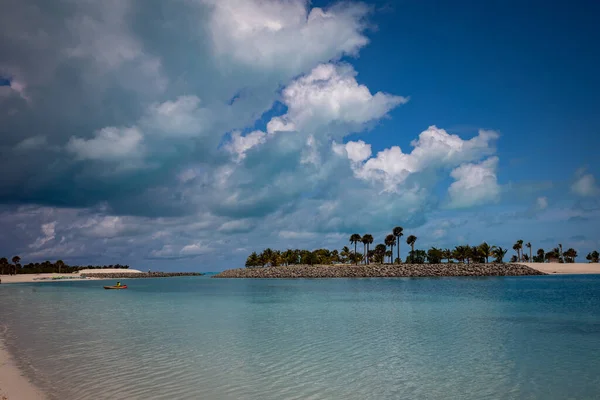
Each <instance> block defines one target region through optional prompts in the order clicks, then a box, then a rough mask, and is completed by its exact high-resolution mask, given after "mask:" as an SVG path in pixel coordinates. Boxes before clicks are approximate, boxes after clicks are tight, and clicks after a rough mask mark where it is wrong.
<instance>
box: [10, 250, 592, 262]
mask: <svg viewBox="0 0 600 400" xmlns="http://www.w3.org/2000/svg"><path fill="white" fill-rule="evenodd" d="M585 259H586V260H588V261H589V262H591V263H597V262H598V260H599V259H600V253H598V251H597V250H594V251H592V252H591V253H588V255H587V256H586V257H585ZM0 262H1V260H0Z"/></svg>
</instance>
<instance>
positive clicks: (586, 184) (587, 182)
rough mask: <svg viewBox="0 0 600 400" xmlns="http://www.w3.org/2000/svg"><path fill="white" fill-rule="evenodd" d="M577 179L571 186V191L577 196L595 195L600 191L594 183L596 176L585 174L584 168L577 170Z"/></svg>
mask: <svg viewBox="0 0 600 400" xmlns="http://www.w3.org/2000/svg"><path fill="white" fill-rule="evenodd" d="M576 175H577V179H576V180H575V182H574V183H573V185H572V186H571V191H572V192H573V193H575V194H577V195H579V196H582V197H588V196H595V195H597V194H598V193H600V188H599V187H598V185H597V184H596V178H594V175H592V174H585V170H583V169H580V170H578V172H577V174H576Z"/></svg>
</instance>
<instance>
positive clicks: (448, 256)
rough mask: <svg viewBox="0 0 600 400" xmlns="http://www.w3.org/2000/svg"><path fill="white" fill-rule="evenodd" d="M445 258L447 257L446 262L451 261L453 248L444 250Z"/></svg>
mask: <svg viewBox="0 0 600 400" xmlns="http://www.w3.org/2000/svg"><path fill="white" fill-rule="evenodd" d="M442 255H443V258H444V259H446V263H448V264H449V263H450V259H451V258H452V250H450V249H444V250H443V251H442Z"/></svg>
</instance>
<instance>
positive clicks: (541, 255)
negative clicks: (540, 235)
mask: <svg viewBox="0 0 600 400" xmlns="http://www.w3.org/2000/svg"><path fill="white" fill-rule="evenodd" d="M544 255H545V253H544V249H538V251H537V260H538V261H537V262H541V263H543V262H544Z"/></svg>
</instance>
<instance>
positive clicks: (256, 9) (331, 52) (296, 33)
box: [202, 0, 368, 76]
mask: <svg viewBox="0 0 600 400" xmlns="http://www.w3.org/2000/svg"><path fill="white" fill-rule="evenodd" d="M202 2H203V3H205V4H208V5H210V6H212V8H213V10H214V11H213V13H212V16H211V20H210V37H211V39H212V44H213V49H214V52H215V54H216V55H217V56H218V57H224V58H225V59H231V60H235V61H236V62H238V63H240V64H242V65H245V66H248V67H252V68H257V69H260V70H274V69H277V70H283V71H285V72H286V73H287V74H288V76H294V75H297V74H298V73H301V72H304V71H306V69H307V68H311V67H312V66H313V65H315V64H316V63H318V62H323V61H329V60H332V59H336V58H338V57H340V56H341V55H343V54H356V53H357V51H358V50H359V49H360V48H361V47H363V46H364V45H366V44H367V42H368V40H367V38H366V37H365V36H363V35H362V33H361V31H362V30H363V29H364V26H363V22H362V19H363V17H364V16H365V14H366V12H367V8H366V7H365V6H363V5H361V4H347V5H344V6H335V7H333V8H331V9H329V10H327V11H326V10H323V9H321V8H313V9H311V10H310V11H309V9H308V2H307V1H306V0H288V1H285V2H281V1H274V0H202Z"/></svg>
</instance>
